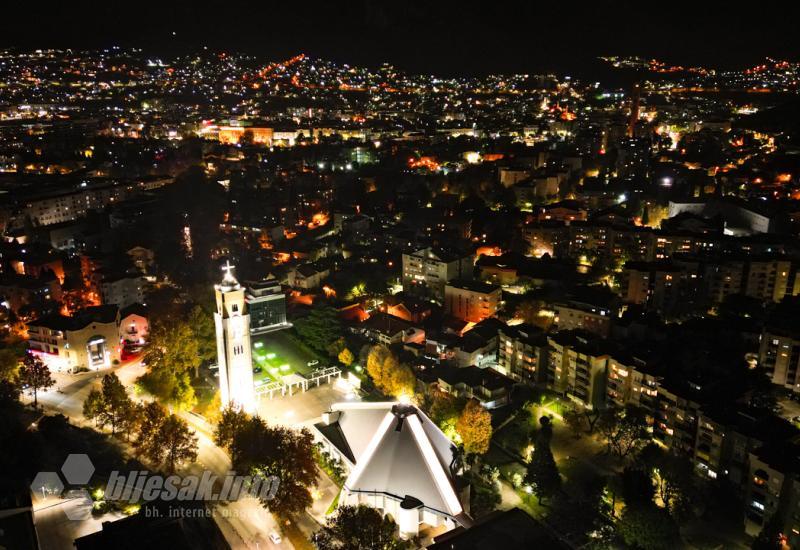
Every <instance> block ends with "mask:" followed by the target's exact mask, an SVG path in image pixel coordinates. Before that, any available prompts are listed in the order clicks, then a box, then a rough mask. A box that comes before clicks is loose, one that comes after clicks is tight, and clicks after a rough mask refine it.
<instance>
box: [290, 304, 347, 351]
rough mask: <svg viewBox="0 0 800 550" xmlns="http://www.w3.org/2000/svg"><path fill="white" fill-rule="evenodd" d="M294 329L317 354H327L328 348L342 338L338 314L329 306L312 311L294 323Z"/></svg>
mask: <svg viewBox="0 0 800 550" xmlns="http://www.w3.org/2000/svg"><path fill="white" fill-rule="evenodd" d="M294 329H295V331H296V332H297V335H298V336H299V337H300V339H301V340H302V341H303V342H304V343H306V344H307V345H309V346H311V348H313V349H314V350H315V351H317V352H319V353H327V352H328V350H329V348H330V346H331V345H332V344H333V343H335V342H336V341H337V340H338V339H339V338H341V337H342V323H341V321H340V320H339V312H338V311H336V310H335V309H334V308H332V307H330V306H321V307H317V308H314V309H312V310H311V313H309V314H308V316H307V317H302V318H300V319H297V320H295V321H294ZM338 352H339V350H337V353H338Z"/></svg>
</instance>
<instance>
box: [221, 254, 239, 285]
mask: <svg viewBox="0 0 800 550" xmlns="http://www.w3.org/2000/svg"><path fill="white" fill-rule="evenodd" d="M234 269H235V266H234V265H232V264H231V262H230V260H228V261H226V262H225V265H223V266H222V271H224V272H225V275H224V276H223V277H222V282H223V283H227V284H231V285H237V284H239V281H237V280H236V277H234V276H233V270H234Z"/></svg>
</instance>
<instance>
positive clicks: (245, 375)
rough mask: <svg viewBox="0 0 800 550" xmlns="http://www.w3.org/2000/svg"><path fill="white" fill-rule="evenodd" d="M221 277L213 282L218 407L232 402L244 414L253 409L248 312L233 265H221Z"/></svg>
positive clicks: (254, 406)
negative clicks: (215, 305)
mask: <svg viewBox="0 0 800 550" xmlns="http://www.w3.org/2000/svg"><path fill="white" fill-rule="evenodd" d="M222 270H223V271H225V276H224V277H223V278H222V282H221V283H220V284H218V285H214V290H215V293H216V298H217V312H216V313H214V325H215V326H216V329H217V364H218V365H219V389H220V394H221V397H222V408H223V409H224V408H226V407H227V406H228V405H232V406H233V407H234V408H236V409H241V410H243V411H245V412H247V413H254V412H255V408H256V398H255V392H254V390H253V358H252V353H251V348H250V314H249V313H248V312H247V303H246V302H245V298H244V288H242V286H241V285H240V284H239V282H238V281H237V280H236V278H235V277H234V276H233V266H232V265H231V264H230V263H226V264H225V266H223V268H222Z"/></svg>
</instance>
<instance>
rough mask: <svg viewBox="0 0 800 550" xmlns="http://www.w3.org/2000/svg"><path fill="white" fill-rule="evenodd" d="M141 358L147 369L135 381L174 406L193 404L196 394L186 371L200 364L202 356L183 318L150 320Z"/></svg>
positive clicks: (183, 407)
mask: <svg viewBox="0 0 800 550" xmlns="http://www.w3.org/2000/svg"><path fill="white" fill-rule="evenodd" d="M142 360H143V362H144V364H145V365H147V372H146V373H145V374H144V375H143V376H142V377H140V378H139V382H140V383H141V384H142V386H143V387H144V388H145V389H146V390H147V391H149V392H150V393H152V394H153V395H154V396H156V397H158V398H159V400H160V401H162V402H167V403H172V404H173V405H175V407H177V408H178V409H183V410H185V409H190V408H192V407H194V405H195V404H196V403H197V398H196V397H195V394H194V388H193V387H192V384H191V379H190V374H189V373H190V372H193V371H195V370H196V369H197V367H199V366H200V364H201V363H202V357H201V356H200V346H199V344H198V341H197V338H196V337H195V334H194V332H193V331H192V329H191V327H190V326H189V324H188V323H187V322H186V321H184V320H180V319H178V320H176V321H173V322H170V323H169V324H168V323H166V322H164V321H158V322H155V323H153V325H152V330H151V331H150V336H149V341H148V343H147V346H146V347H145V351H144V355H143V357H142Z"/></svg>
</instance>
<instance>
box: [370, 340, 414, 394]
mask: <svg viewBox="0 0 800 550" xmlns="http://www.w3.org/2000/svg"><path fill="white" fill-rule="evenodd" d="M367 373H368V374H369V375H370V377H371V378H372V381H373V383H374V384H375V387H377V388H378V390H380V391H381V392H382V393H383V394H384V395H391V396H394V397H399V396H401V395H404V394H405V395H413V393H414V388H415V386H416V381H417V379H416V377H415V376H414V373H413V372H412V370H411V369H410V368H409V367H408V366H407V365H402V364H401V363H400V362H399V361H398V360H397V356H396V355H395V354H394V353H392V351H391V350H390V349H389V348H387V347H386V346H373V347H372V348H371V349H370V351H369V355H368V356H367Z"/></svg>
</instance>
